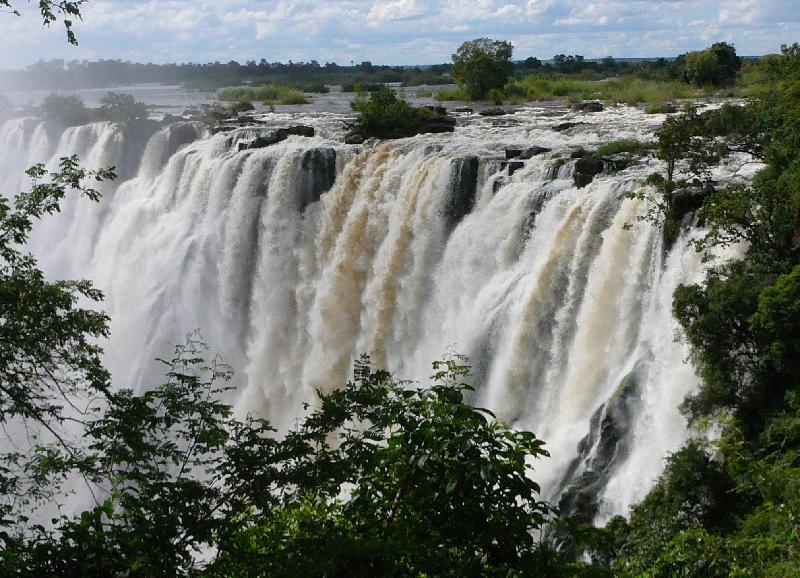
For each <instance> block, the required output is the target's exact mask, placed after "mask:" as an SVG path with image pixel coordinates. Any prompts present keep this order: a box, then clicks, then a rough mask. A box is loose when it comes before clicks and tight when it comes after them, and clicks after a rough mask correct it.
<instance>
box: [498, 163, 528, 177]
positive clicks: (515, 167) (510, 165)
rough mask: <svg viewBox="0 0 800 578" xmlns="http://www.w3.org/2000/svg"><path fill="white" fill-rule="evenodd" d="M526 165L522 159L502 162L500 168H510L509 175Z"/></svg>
mask: <svg viewBox="0 0 800 578" xmlns="http://www.w3.org/2000/svg"><path fill="white" fill-rule="evenodd" d="M524 166H525V163H523V162H522V161H503V162H502V163H500V168H501V169H508V176H509V177H510V176H511V175H513V174H514V173H516V172H517V171H518V170H520V169H521V168H522V167H524Z"/></svg>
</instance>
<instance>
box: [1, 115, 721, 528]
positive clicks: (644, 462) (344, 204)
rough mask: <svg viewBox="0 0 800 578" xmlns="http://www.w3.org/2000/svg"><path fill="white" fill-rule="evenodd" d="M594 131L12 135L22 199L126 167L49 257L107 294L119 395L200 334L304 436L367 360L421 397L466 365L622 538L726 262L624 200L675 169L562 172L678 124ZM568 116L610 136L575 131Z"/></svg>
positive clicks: (653, 468) (463, 125)
mask: <svg viewBox="0 0 800 578" xmlns="http://www.w3.org/2000/svg"><path fill="white" fill-rule="evenodd" d="M574 116H576V115H575V114H574V113H569V112H565V111H563V110H561V109H554V108H526V109H523V110H521V111H518V112H517V113H516V114H514V115H513V116H506V117H501V118H500V119H499V120H494V121H492V120H489V119H483V118H480V117H477V116H474V117H473V116H467V117H463V118H462V119H460V121H459V126H458V127H457V129H456V132H455V133H453V134H446V135H425V136H419V137H414V138H410V139H403V140H398V141H392V142H386V143H381V144H374V145H369V146H350V145H344V144H342V140H341V130H342V129H341V120H342V119H341V117H338V116H336V115H332V114H327V115H326V114H317V115H314V116H306V117H302V118H301V119H298V118H297V117H296V116H287V115H271V117H270V118H272V120H273V121H274V122H275V123H276V124H281V123H283V126H286V125H287V124H290V123H297V122H298V121H299V120H301V121H302V122H303V123H304V124H311V125H314V126H315V128H316V129H317V136H316V137H313V138H303V137H290V139H289V140H287V141H284V142H282V143H280V144H277V145H273V146H270V147H266V148H261V149H252V150H242V151H240V150H239V142H240V141H245V140H247V139H249V138H252V136H253V131H252V130H251V129H239V130H236V131H233V132H227V133H221V134H217V135H215V136H210V135H209V134H208V133H207V132H206V131H205V130H204V129H203V128H202V127H200V126H199V125H193V124H189V123H184V124H174V125H172V126H170V127H166V128H162V129H160V130H159V131H157V132H155V133H154V134H152V135H150V134H123V132H121V131H120V130H119V129H118V128H116V127H114V126H112V125H109V124H102V123H100V124H92V125H87V126H82V127H76V128H69V129H67V130H66V131H64V132H63V133H60V132H54V131H52V130H50V131H48V130H47V129H46V127H45V126H44V125H42V124H40V123H39V122H38V121H36V120H34V119H17V120H12V121H9V122H7V123H6V124H5V125H4V126H2V127H1V128H0V151H2V158H0V189H1V190H3V191H4V192H5V193H6V194H8V193H10V192H14V191H17V190H21V189H22V188H24V186H25V182H24V179H23V175H22V171H23V170H24V168H25V167H27V166H29V165H31V164H33V163H35V162H39V161H43V160H46V161H47V162H48V163H50V164H51V165H53V164H54V163H55V162H56V159H58V158H59V157H61V156H65V155H68V154H78V155H79V156H80V158H81V161H82V163H83V164H84V165H87V166H90V167H101V166H110V165H115V166H116V167H117V168H118V172H119V173H120V179H119V180H118V181H117V182H116V183H113V184H109V185H107V186H105V185H104V188H103V191H102V192H103V193H104V198H103V200H102V202H100V203H99V204H93V203H90V202H89V201H87V200H85V199H79V198H69V199H68V200H67V201H66V202H65V203H64V205H63V212H62V214H60V215H57V216H55V217H53V218H49V219H47V220H46V222H45V223H43V224H42V225H41V226H39V228H38V229H37V230H36V233H35V238H34V241H33V248H34V251H35V253H36V254H37V255H38V256H39V257H40V259H41V263H42V267H43V268H44V269H45V271H46V272H47V273H48V274H49V275H50V276H52V277H54V278H76V277H79V278H89V279H92V280H93V281H94V282H95V284H96V285H97V286H98V287H99V288H101V289H102V290H104V291H105V293H106V300H105V302H104V304H103V307H104V308H105V310H106V311H107V312H108V313H109V315H110V317H111V320H112V321H111V337H110V340H109V342H108V343H107V344H106V345H105V349H106V362H107V364H108V366H109V367H110V369H111V370H112V372H113V375H114V376H115V380H116V381H117V382H118V383H120V384H125V385H134V386H135V387H139V388H142V387H146V386H148V385H150V384H154V383H158V382H159V381H158V380H159V377H160V374H161V368H160V367H159V366H158V364H156V363H154V362H153V361H152V360H153V359H154V358H156V357H159V356H165V355H169V353H170V351H171V348H172V346H173V345H174V344H176V343H180V342H182V341H183V339H184V337H185V335H186V333H187V332H189V331H191V330H193V329H195V328H200V329H202V332H203V335H204V336H205V338H206V340H207V341H208V342H209V344H210V346H211V347H212V348H213V349H214V350H215V351H218V352H219V353H221V354H222V355H223V357H224V358H225V360H226V361H227V362H228V363H230V364H231V365H232V366H233V368H234V369H235V370H236V377H235V384H236V388H237V389H236V392H237V397H236V400H235V403H236V406H237V409H238V410H239V411H241V412H242V413H246V412H254V413H258V414H260V415H264V416H266V417H268V418H270V419H271V420H273V422H274V423H276V424H277V425H278V426H280V427H284V428H286V427H291V425H292V423H293V422H294V419H295V418H296V416H298V415H299V414H300V413H301V411H302V409H301V406H302V403H301V402H302V401H304V400H309V399H310V398H311V397H312V396H313V391H314V388H322V389H326V388H331V387H334V386H335V385H336V384H338V383H341V382H342V381H343V380H345V379H346V378H347V377H348V374H349V372H350V367H351V363H352V360H353V359H354V357H356V356H357V355H358V354H360V353H362V352H365V353H369V354H370V355H371V356H372V359H373V361H374V363H375V365H377V366H381V367H387V368H389V369H391V370H392V371H393V372H394V373H395V374H396V375H397V376H400V377H404V378H410V379H420V380H421V379H424V378H426V377H427V376H428V375H430V374H431V373H432V371H431V365H430V364H431V362H432V361H434V360H436V359H440V358H441V357H442V356H443V355H444V354H446V352H448V351H452V350H455V351H458V352H460V353H463V354H466V355H468V356H469V358H470V362H471V364H472V366H473V377H472V379H473V382H474V383H475V384H476V385H477V391H476V393H475V395H476V399H475V400H474V401H475V402H476V403H478V404H481V405H485V406H487V407H489V408H491V409H493V410H494V411H495V412H496V413H497V414H498V415H499V416H500V417H501V418H502V419H505V420H508V421H509V422H511V423H512V424H514V425H515V426H519V427H524V428H528V429H530V430H532V431H534V432H536V434H537V435H538V436H539V437H541V438H543V439H544V440H545V441H546V442H547V447H548V449H549V451H550V452H551V454H552V458H550V459H547V460H543V461H541V462H539V463H537V464H536V468H537V472H536V477H537V479H538V480H539V481H540V482H541V483H542V485H543V488H544V490H545V496H546V497H548V498H550V499H555V498H556V497H557V496H558V495H559V494H560V493H562V492H563V490H564V488H565V487H566V486H567V484H568V483H569V482H571V481H575V480H583V482H584V484H586V483H588V482H587V480H588V481H589V482H591V484H589V485H590V486H592V488H593V491H594V492H595V494H596V495H597V497H598V498H599V503H600V509H599V512H598V518H599V519H601V520H602V519H605V518H607V517H608V516H609V515H611V514H613V513H621V512H625V511H626V509H627V507H628V506H629V505H630V504H631V503H632V502H634V501H635V500H637V499H640V498H641V497H642V496H643V495H644V493H645V492H646V490H647V489H648V488H649V487H650V485H651V484H652V481H653V479H654V478H655V477H656V476H657V475H658V474H659V473H660V471H661V469H662V467H663V458H664V456H665V455H666V454H667V453H668V452H670V451H673V450H675V449H676V448H677V447H678V446H679V445H680V444H681V442H682V441H683V440H684V439H685V436H686V435H687V433H686V429H685V424H684V420H683V419H682V417H681V416H680V413H679V411H678V406H679V404H680V402H681V400H682V398H683V397H684V395H685V394H686V393H687V392H689V391H690V390H691V389H692V388H693V387H694V386H695V385H696V382H697V378H696V376H695V375H694V373H693V371H692V369H691V367H690V366H689V365H687V363H686V361H685V358H686V356H687V351H686V349H685V347H684V346H683V345H682V344H681V343H680V341H677V340H676V339H675V337H676V332H677V326H676V324H675V322H674V320H673V319H672V317H671V312H670V311H671V296H672V292H673V290H674V289H675V287H676V286H677V285H678V284H679V283H686V282H692V281H696V280H698V279H699V278H700V277H701V275H702V267H703V265H702V263H701V261H700V259H699V257H698V255H697V254H696V253H695V251H694V250H693V249H692V248H691V247H690V246H689V237H690V236H691V235H692V234H695V233H685V234H684V235H683V236H682V237H681V238H680V239H679V240H678V241H677V243H676V244H675V245H674V247H672V248H671V249H670V250H669V251H667V250H665V249H664V247H663V242H662V235H661V233H660V231H659V230H657V229H656V228H653V227H651V226H649V225H646V224H636V225H634V226H633V227H632V228H630V229H626V227H625V225H626V224H629V223H635V222H636V217H637V215H640V214H642V213H643V211H644V210H645V207H644V206H643V202H642V201H638V200H628V199H623V198H622V197H621V193H623V192H624V191H626V190H631V189H633V188H636V187H639V186H641V185H640V184H638V183H639V182H640V181H641V180H642V179H643V177H644V176H646V175H647V174H648V173H650V172H652V171H653V170H655V168H656V166H655V164H654V163H655V161H652V160H650V161H646V162H644V163H643V164H640V165H638V166H635V167H632V168H628V169H626V170H624V171H621V172H617V173H615V174H606V175H600V176H598V177H597V178H596V179H595V180H594V181H593V182H592V183H591V184H589V185H588V186H586V187H584V188H581V189H578V188H576V187H575V186H574V184H573V180H572V172H573V166H574V161H569V160H568V161H567V162H565V163H564V162H563V161H557V160H556V159H559V158H562V157H569V152H570V151H571V150H573V149H574V148H575V147H577V146H585V147H587V148H591V147H594V146H596V145H598V144H601V143H603V142H606V141H609V140H613V139H619V138H638V139H647V138H649V137H651V136H652V131H653V130H654V129H655V127H656V126H658V124H660V122H662V121H663V118H664V117H663V116H661V115H645V114H643V113H641V112H639V111H637V110H636V109H632V108H627V107H618V108H613V109H609V110H607V111H605V112H602V113H598V114H591V115H584V116H582V117H580V118H578V119H574V118H572V117H574ZM565 120H580V121H582V122H584V123H586V124H583V125H579V126H577V127H575V128H573V129H570V130H568V131H565V132H556V131H553V130H552V128H551V127H552V126H553V125H554V124H556V123H561V122H564V121H565ZM532 145H540V146H545V147H548V148H551V149H552V151H551V152H548V153H545V154H542V155H537V156H534V157H533V158H531V159H530V160H527V161H525V162H524V166H522V167H521V168H519V169H518V170H516V171H515V172H514V173H513V175H509V170H508V168H507V167H504V164H503V163H502V162H501V160H500V159H501V157H502V156H503V153H504V150H505V149H506V148H524V147H528V146H532ZM731 170H732V169H731ZM587 476H588V477H587ZM593 476H594V477H593ZM595 479H599V481H594V480H595Z"/></svg>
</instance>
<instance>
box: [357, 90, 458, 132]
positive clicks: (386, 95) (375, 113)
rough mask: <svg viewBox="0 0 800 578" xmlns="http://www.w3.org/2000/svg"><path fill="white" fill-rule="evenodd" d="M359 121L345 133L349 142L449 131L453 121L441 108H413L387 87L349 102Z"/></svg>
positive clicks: (451, 128) (453, 123)
mask: <svg viewBox="0 0 800 578" xmlns="http://www.w3.org/2000/svg"><path fill="white" fill-rule="evenodd" d="M351 106H352V108H353V110H354V111H356V112H357V113H358V120H357V122H356V124H355V125H354V126H353V127H352V128H351V130H350V132H349V134H348V141H349V142H362V141H363V140H364V139H366V138H370V137H376V138H401V137H406V136H413V135H416V134H420V133H424V132H449V131H452V130H453V127H454V126H455V120H454V119H453V118H452V117H450V116H448V115H447V114H446V113H445V111H444V110H441V109H435V108H432V107H428V106H421V107H418V108H414V107H412V106H411V105H410V104H408V102H407V101H406V100H405V99H403V98H399V97H398V96H397V94H396V93H395V91H394V90H392V89H391V88H389V87H387V86H383V87H381V88H380V89H379V90H376V91H375V92H373V93H371V94H370V95H369V96H363V95H362V96H359V97H358V98H356V99H355V100H354V101H353V102H352V103H351Z"/></svg>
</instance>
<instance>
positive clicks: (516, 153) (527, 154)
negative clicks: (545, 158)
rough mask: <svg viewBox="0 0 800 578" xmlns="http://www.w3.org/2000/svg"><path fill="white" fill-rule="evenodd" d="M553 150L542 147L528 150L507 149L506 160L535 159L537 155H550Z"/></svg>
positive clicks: (533, 147)
mask: <svg viewBox="0 0 800 578" xmlns="http://www.w3.org/2000/svg"><path fill="white" fill-rule="evenodd" d="M550 150H551V149H549V148H545V147H540V146H536V145H534V146H532V147H528V148H526V149H506V159H520V160H528V159H530V158H533V157H535V156H536V155H540V154H544V153H549V152H550Z"/></svg>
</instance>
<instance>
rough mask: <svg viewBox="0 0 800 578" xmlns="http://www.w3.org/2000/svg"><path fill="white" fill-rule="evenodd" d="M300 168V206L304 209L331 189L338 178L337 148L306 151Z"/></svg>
mask: <svg viewBox="0 0 800 578" xmlns="http://www.w3.org/2000/svg"><path fill="white" fill-rule="evenodd" d="M300 169H301V173H300V184H299V190H300V197H299V201H300V207H299V208H300V210H301V211H303V210H305V208H306V207H308V205H310V204H311V203H315V202H317V201H319V199H320V197H321V196H322V194H323V193H326V192H328V191H329V190H331V187H332V186H333V183H334V181H335V180H336V149H333V148H331V147H323V148H314V149H311V150H308V151H306V152H305V153H304V154H303V159H302V161H301V162H300Z"/></svg>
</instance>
